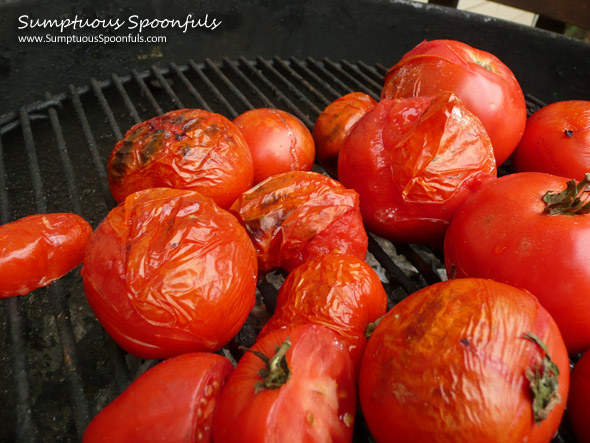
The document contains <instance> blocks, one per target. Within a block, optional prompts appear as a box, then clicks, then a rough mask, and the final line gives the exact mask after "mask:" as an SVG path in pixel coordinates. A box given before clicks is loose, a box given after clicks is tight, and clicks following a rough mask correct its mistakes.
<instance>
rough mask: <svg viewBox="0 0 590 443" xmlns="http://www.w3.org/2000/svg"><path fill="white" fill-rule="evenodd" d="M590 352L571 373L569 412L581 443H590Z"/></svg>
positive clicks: (587, 352) (586, 353) (585, 354)
mask: <svg viewBox="0 0 590 443" xmlns="http://www.w3.org/2000/svg"><path fill="white" fill-rule="evenodd" d="M589 398H590V351H586V352H585V353H584V355H582V357H581V358H580V359H579V360H578V362H577V363H576V365H575V366H574V369H573V370H572V373H571V379H570V394H569V397H568V402H567V410H568V414H569V418H570V422H571V424H572V427H573V430H574V433H575V435H576V437H577V439H578V442H580V443H588V442H590V408H589V407H588V399H589Z"/></svg>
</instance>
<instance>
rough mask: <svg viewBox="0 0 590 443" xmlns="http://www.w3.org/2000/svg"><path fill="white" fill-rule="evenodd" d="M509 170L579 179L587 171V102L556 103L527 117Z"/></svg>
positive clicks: (589, 147) (589, 134) (589, 122)
mask: <svg viewBox="0 0 590 443" xmlns="http://www.w3.org/2000/svg"><path fill="white" fill-rule="evenodd" d="M512 168H513V170H514V171H517V172H523V171H537V172H547V173H548V174H553V175H558V176H560V177H568V178H575V179H576V180H582V179H583V178H584V174H586V172H590V101H583V100H571V101H564V102H556V103H552V104H550V105H547V106H545V107H543V108H541V109H539V110H538V111H537V112H535V113H534V114H533V115H531V116H530V117H529V119H528V120H527V123H526V127H525V129H524V134H523V135H522V139H521V140H520V143H519V145H518V147H517V148H516V151H514V154H513V156H512Z"/></svg>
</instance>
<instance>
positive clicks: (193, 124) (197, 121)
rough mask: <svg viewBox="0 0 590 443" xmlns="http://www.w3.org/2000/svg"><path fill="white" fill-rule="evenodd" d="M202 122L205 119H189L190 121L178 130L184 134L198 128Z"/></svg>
mask: <svg viewBox="0 0 590 443" xmlns="http://www.w3.org/2000/svg"><path fill="white" fill-rule="evenodd" d="M204 121H205V118H203V117H197V118H191V119H190V120H187V121H185V122H184V124H183V125H182V126H181V127H180V129H181V130H182V133H183V134H186V133H187V132H189V131H190V130H192V129H193V128H197V127H199V126H200V125H201V124H202V123H203V122H204Z"/></svg>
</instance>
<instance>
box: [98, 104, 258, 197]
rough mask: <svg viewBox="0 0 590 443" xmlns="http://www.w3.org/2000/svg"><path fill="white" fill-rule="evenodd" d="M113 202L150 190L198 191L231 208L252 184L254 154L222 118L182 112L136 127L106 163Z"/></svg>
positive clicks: (151, 120) (166, 115)
mask: <svg viewBox="0 0 590 443" xmlns="http://www.w3.org/2000/svg"><path fill="white" fill-rule="evenodd" d="M107 172H108V181H109V186H110V189H111V193H112V194H113V197H114V199H115V200H116V201H117V202H122V201H123V200H124V199H125V197H127V196H128V195H129V194H131V193H133V192H135V191H139V190H142V189H147V188H156V187H170V188H177V189H190V190H193V191H199V192H200V193H201V194H203V195H205V196H206V197H210V198H212V199H213V200H215V202H216V203H217V204H218V205H219V206H221V207H222V208H226V209H227V208H228V207H229V206H230V205H231V204H232V203H233V201H234V200H235V199H236V198H237V197H238V196H239V195H240V194H241V193H242V192H244V191H245V190H246V189H248V188H250V187H251V186H252V180H253V174H254V172H253V166H252V156H251V154H250V150H249V149H248V145H247V144H246V141H245V140H244V137H243V136H242V134H241V133H240V131H239V129H238V128H236V126H235V125H234V124H233V123H232V122H231V121H229V120H228V119H227V118H225V117H224V116H222V115H220V114H214V113H212V112H208V111H204V110H202V109H179V110H176V111H170V112H168V113H166V114H164V115H161V116H158V117H154V118H152V119H149V120H147V121H145V122H142V123H138V124H137V125H135V126H133V127H132V128H131V129H130V130H129V131H127V133H126V134H125V137H123V139H122V140H120V141H119V142H118V143H117V144H116V145H115V148H114V149H113V152H112V153H111V156H110V158H109V161H108V164H107Z"/></svg>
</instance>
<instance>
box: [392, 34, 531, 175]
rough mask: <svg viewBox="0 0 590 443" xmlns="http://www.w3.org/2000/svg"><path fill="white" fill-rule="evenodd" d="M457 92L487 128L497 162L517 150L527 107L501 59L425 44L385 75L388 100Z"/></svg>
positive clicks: (449, 43)
mask: <svg viewBox="0 0 590 443" xmlns="http://www.w3.org/2000/svg"><path fill="white" fill-rule="evenodd" d="M441 91H451V92H454V93H455V94H456V95H457V96H458V97H459V98H460V99H461V101H462V102H463V103H464V104H465V107H466V108H467V109H469V110H470V111H471V112H472V113H473V114H475V115H476V116H477V117H478V118H479V119H480V120H481V122H482V123H483V125H484V126H485V128H486V131H487V133H488V135H489V136H490V139H491V140H492V145H493V146H494V154H495V158H496V164H497V165H501V164H502V163H504V161H506V159H507V158H508V157H509V156H510V154H511V153H512V151H514V149H515V148H516V145H517V144H518V142H519V140H520V137H521V136H522V132H523V131H524V126H525V123H526V103H525V100H524V95H523V93H522V89H521V88H520V85H519V84H518V81H517V80H516V78H515V77H514V74H513V73H512V71H511V70H510V69H509V68H508V67H507V66H506V65H505V64H504V63H502V62H501V61H500V60H499V59H498V58H497V57H496V56H494V55H493V54H490V53H489V52H485V51H481V50H478V49H475V48H472V47H471V46H469V45H466V44H465V43H461V42H458V41H453V40H433V41H424V42H422V43H420V44H419V45H418V46H416V47H415V48H414V49H412V50H411V51H410V52H408V53H407V54H405V55H404V56H403V57H402V59H401V60H400V61H399V62H398V63H397V64H396V65H394V66H393V67H392V68H391V69H390V70H389V71H388V72H387V75H386V76H385V86H384V87H383V91H382V93H381V97H382V98H399V97H417V96H421V95H425V96H429V95H436V94H437V93H439V92H441Z"/></svg>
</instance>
